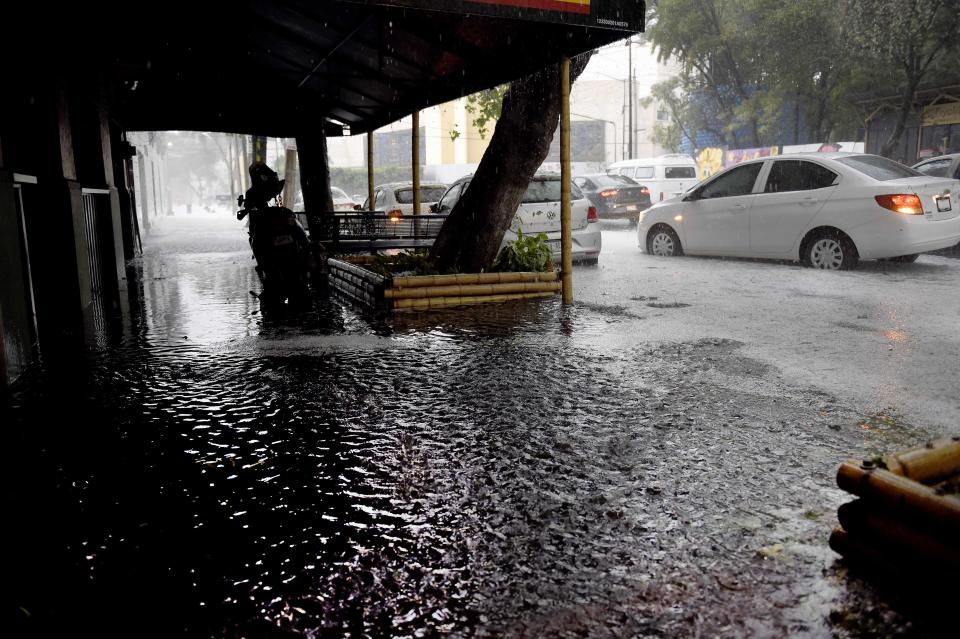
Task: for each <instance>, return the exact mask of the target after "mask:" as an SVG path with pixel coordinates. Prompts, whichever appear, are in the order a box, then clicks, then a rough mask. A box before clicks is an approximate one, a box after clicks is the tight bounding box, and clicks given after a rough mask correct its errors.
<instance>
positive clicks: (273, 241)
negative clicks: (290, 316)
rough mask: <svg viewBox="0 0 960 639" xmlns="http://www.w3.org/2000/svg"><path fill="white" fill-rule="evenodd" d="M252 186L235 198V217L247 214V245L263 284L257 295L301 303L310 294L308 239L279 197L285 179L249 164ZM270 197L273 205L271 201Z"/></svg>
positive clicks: (263, 300)
mask: <svg viewBox="0 0 960 639" xmlns="http://www.w3.org/2000/svg"><path fill="white" fill-rule="evenodd" d="M250 177H251V179H252V186H251V187H250V188H249V189H248V190H247V192H246V194H245V195H241V196H240V197H239V198H237V204H238V206H241V207H243V208H242V209H241V210H240V211H237V220H243V219H244V218H245V217H247V216H249V217H250V220H249V236H250V248H251V249H253V257H254V259H255V260H256V261H257V266H256V271H257V276H258V277H259V278H260V283H261V285H262V286H263V291H262V292H261V293H260V294H259V295H257V297H258V298H259V299H260V301H261V303H263V304H267V305H269V306H279V305H283V304H284V302H288V303H289V304H290V305H291V306H299V305H302V304H304V303H305V302H306V301H307V299H308V297H309V286H308V277H307V274H308V273H309V272H310V255H311V252H310V242H309V240H308V239H307V233H306V231H305V230H304V228H303V226H302V225H301V224H300V221H299V220H298V219H297V216H296V214H295V213H294V212H293V211H291V210H290V209H288V208H285V207H284V206H283V204H282V200H281V199H280V193H281V192H282V191H283V183H284V180H280V179H277V174H276V173H274V172H273V171H272V170H271V169H270V168H269V167H267V166H266V165H262V164H255V165H254V166H252V167H251V168H250ZM271 200H273V205H271Z"/></svg>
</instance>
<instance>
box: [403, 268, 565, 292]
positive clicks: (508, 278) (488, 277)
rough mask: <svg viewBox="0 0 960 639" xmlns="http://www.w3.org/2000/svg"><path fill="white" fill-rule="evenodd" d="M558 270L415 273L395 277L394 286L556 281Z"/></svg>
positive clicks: (412, 286) (411, 286) (413, 286)
mask: <svg viewBox="0 0 960 639" xmlns="http://www.w3.org/2000/svg"><path fill="white" fill-rule="evenodd" d="M555 281H557V272H556V271H546V272H543V273H539V272H533V271H524V272H519V273H459V274H456V275H414V276H410V277H394V278H393V287H394V288H415V287H421V286H456V285H460V286H462V285H467V284H508V283H511V282H555Z"/></svg>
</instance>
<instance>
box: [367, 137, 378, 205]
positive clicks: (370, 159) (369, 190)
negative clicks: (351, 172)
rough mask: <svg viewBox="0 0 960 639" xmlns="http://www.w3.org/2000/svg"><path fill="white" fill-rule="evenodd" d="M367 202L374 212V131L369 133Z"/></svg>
mask: <svg viewBox="0 0 960 639" xmlns="http://www.w3.org/2000/svg"><path fill="white" fill-rule="evenodd" d="M367 202H368V203H369V205H370V206H369V210H370V211H373V210H375V209H376V207H375V206H374V205H373V131H370V133H367Z"/></svg>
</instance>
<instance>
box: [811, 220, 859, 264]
mask: <svg viewBox="0 0 960 639" xmlns="http://www.w3.org/2000/svg"><path fill="white" fill-rule="evenodd" d="M859 260H860V258H859V257H858V255H857V247H855V246H854V245H853V242H851V241H850V238H849V237H847V236H846V235H844V234H843V233H841V232H840V231H837V230H828V229H825V230H822V231H819V232H818V233H816V234H815V235H813V236H812V237H811V238H810V239H809V240H808V241H807V243H806V246H805V248H804V252H803V263H804V264H805V265H806V266H810V267H812V268H819V269H824V270H827V271H848V270H850V269H852V268H856V266H857V263H858V262H859Z"/></svg>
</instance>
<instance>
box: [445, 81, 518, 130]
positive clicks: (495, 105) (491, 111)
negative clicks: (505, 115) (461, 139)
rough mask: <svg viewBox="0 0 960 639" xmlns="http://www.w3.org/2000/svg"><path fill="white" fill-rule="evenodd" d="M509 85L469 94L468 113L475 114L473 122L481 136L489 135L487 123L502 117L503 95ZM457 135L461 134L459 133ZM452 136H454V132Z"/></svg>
mask: <svg viewBox="0 0 960 639" xmlns="http://www.w3.org/2000/svg"><path fill="white" fill-rule="evenodd" d="M509 87H510V85H509V84H501V85H500V86H498V87H494V88H492V89H486V90H484V91H480V92H478V93H474V94H473V95H470V96H467V105H466V109H467V113H469V114H470V115H472V116H473V124H474V126H476V127H477V132H478V133H480V137H481V138H485V137H487V125H488V124H490V123H491V122H496V121H497V120H499V119H500V113H501V110H502V109H503V96H504V95H506V93H507V89H508V88H509ZM457 135H458V136H459V133H457ZM450 136H451V137H453V132H451V133H450ZM454 139H456V138H454Z"/></svg>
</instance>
